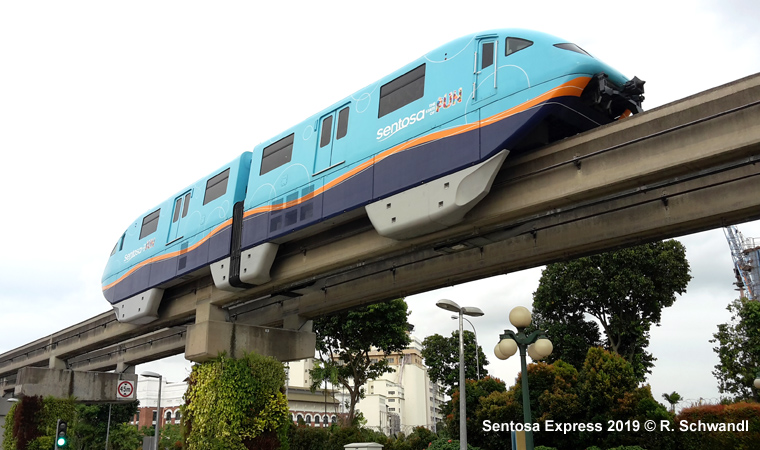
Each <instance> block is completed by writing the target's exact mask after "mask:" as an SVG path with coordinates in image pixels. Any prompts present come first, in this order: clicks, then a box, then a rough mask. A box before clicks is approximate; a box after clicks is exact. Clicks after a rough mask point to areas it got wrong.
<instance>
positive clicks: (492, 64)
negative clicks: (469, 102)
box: [473, 37, 499, 102]
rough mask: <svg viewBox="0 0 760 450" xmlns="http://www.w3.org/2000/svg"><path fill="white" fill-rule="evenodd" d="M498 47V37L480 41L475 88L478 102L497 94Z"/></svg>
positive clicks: (476, 58) (476, 55) (476, 61)
mask: <svg viewBox="0 0 760 450" xmlns="http://www.w3.org/2000/svg"><path fill="white" fill-rule="evenodd" d="M498 47H499V40H498V38H497V37H484V38H479V39H478V51H477V53H475V86H474V87H473V90H474V92H475V93H474V97H475V101H476V102H477V101H480V100H483V99H486V98H488V97H490V96H492V95H494V94H496V72H497V70H498V54H499V49H498Z"/></svg>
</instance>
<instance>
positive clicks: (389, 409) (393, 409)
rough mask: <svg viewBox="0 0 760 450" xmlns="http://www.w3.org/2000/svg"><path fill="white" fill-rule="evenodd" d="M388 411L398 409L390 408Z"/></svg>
mask: <svg viewBox="0 0 760 450" xmlns="http://www.w3.org/2000/svg"><path fill="white" fill-rule="evenodd" d="M388 411H396V408H388Z"/></svg>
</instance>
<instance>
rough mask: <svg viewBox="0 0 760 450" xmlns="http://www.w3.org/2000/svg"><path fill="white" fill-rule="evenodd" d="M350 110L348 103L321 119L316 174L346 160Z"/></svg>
mask: <svg viewBox="0 0 760 450" xmlns="http://www.w3.org/2000/svg"><path fill="white" fill-rule="evenodd" d="M350 110H351V108H350V106H349V105H346V106H344V107H342V108H339V109H336V110H335V111H332V112H330V113H329V114H327V115H325V116H323V117H322V118H321V119H320V120H319V130H317V131H318V133H319V134H318V135H317V152H316V158H315V159H314V174H315V175H316V174H318V173H320V172H323V171H325V170H327V169H330V168H332V167H334V166H337V165H338V164H342V163H343V162H345V161H346V158H347V156H348V155H347V154H348V148H347V147H348V146H347V145H346V140H345V139H343V138H344V137H346V135H347V134H348V118H349V113H350Z"/></svg>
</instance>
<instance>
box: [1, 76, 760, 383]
mask: <svg viewBox="0 0 760 450" xmlns="http://www.w3.org/2000/svg"><path fill="white" fill-rule="evenodd" d="M758 119H760V75H755V76H752V77H748V78H745V79H742V80H738V81H736V82H734V83H731V84H729V85H725V86H721V87H718V88H715V89H713V90H710V91H706V92H703V93H701V94H698V95H695V96H693V97H690V98H687V99H684V100H681V101H678V102H675V103H672V104H669V105H665V106H663V107H661V108H658V109H655V110H652V111H649V112H647V113H643V114H639V115H636V116H634V117H631V118H628V119H626V120H624V121H621V122H618V123H615V124H611V125H608V126H605V127H601V128H598V129H595V130H593V131H590V132H588V133H584V134H582V135H579V136H576V137H573V138H570V139H566V140H564V141H561V142H559V143H556V144H553V145H551V146H548V147H545V148H541V149H538V150H536V151H532V152H529V153H523V154H515V153H512V154H510V156H509V157H508V158H507V160H506V162H505V163H504V167H503V168H502V171H501V172H500V174H499V175H498V177H497V179H496V181H495V182H494V185H493V187H492V188H491V192H490V193H489V194H488V195H487V196H486V197H485V199H484V200H483V201H482V202H481V203H480V204H478V205H477V206H476V207H475V208H474V209H473V210H472V211H471V212H470V213H469V214H468V215H467V217H466V218H465V220H464V221H463V222H461V223H460V224H458V225H455V226H452V227H450V228H447V229H445V230H442V231H438V232H436V233H432V234H429V235H425V236H422V237H418V238H415V239H410V240H403V241H396V240H393V239H390V238H386V237H382V236H380V235H378V234H377V233H376V232H375V231H374V230H373V229H372V227H371V225H370V224H369V221H368V220H367V219H366V218H365V219H360V220H358V221H356V222H354V223H351V224H349V225H348V226H344V227H343V228H340V229H338V230H333V231H329V232H325V233H323V234H322V235H317V236H312V237H308V238H304V239H302V240H300V241H297V242H293V243H289V244H285V245H283V246H282V248H281V249H280V253H279V256H278V258H277V259H276V260H275V263H274V267H273V270H272V281H271V282H269V283H267V284H264V285H262V286H258V287H255V288H252V289H248V290H246V291H242V292H238V293H230V292H225V291H221V290H218V289H216V288H215V287H214V286H213V283H212V281H211V277H210V276H207V277H203V278H201V279H198V280H196V281H194V282H192V283H191V284H190V285H184V286H180V287H178V288H174V289H169V290H167V291H166V293H165V296H164V301H163V304H162V306H161V309H160V310H159V319H158V320H157V321H155V322H152V323H150V324H148V325H143V326H135V325H130V324H125V323H119V322H117V321H116V320H115V318H114V317H113V313H112V312H110V311H109V312H108V313H104V314H102V315H100V316H97V317H94V318H92V319H90V320H88V321H86V322H83V323H82V324H79V325H75V326H73V327H70V328H67V329H65V330H62V331H59V332H57V333H54V334H52V335H51V336H48V337H47V338H44V339H40V340H38V341H35V342H32V343H30V344H27V345H25V346H22V347H20V348H18V349H15V350H12V351H10V352H7V353H5V354H3V355H0V385H2V383H3V381H2V380H3V379H4V378H5V379H6V382H5V383H6V387H8V386H12V384H13V383H14V382H13V380H12V379H10V378H8V377H10V376H12V375H13V374H15V372H16V371H18V369H20V368H21V367H25V366H51V367H53V366H54V365H56V364H58V365H59V366H60V365H61V362H65V365H66V366H67V367H70V368H76V369H77V370H109V369H112V368H114V367H115V366H116V364H117V363H121V364H122V365H123V364H136V363H141V362H145V361H148V360H151V359H158V358H160V357H164V356H167V355H168V354H177V353H181V352H183V351H185V349H186V348H187V349H188V354H187V356H190V354H192V355H195V356H193V359H197V360H203V359H205V358H207V357H210V356H212V355H213V354H214V352H216V351H218V350H219V349H222V348H229V345H230V342H233V343H234V342H236V341H238V340H239V339H241V337H245V336H247V338H250V339H252V340H254V341H256V340H260V339H262V338H261V337H262V336H266V335H267V334H272V335H273V334H274V333H273V332H270V331H266V330H268V329H269V330H272V329H273V328H271V327H282V328H283V330H279V331H278V333H279V332H280V331H281V332H282V335H281V336H280V337H278V338H277V339H278V341H279V342H280V347H281V348H280V349H270V350H267V351H270V352H280V353H278V354H279V356H280V357H281V358H283V359H289V358H290V357H296V356H298V355H297V354H301V353H304V352H306V353H308V351H307V349H306V348H307V347H308V346H309V345H311V342H313V341H312V339H313V334H312V333H310V322H309V321H310V320H311V319H313V318H316V317H319V316H321V315H324V314H327V313H330V312H333V311H338V310H341V309H346V308H349V307H352V306H356V305H359V304H364V303H369V302H374V301H379V300H385V299H390V298H395V297H400V296H407V295H411V294H415V293H419V292H423V291H427V290H430V289H435V288H439V287H443V286H448V285H452V284H456V283H461V282H465V281H471V280H475V279H479V278H484V277H488V276H492V275H496V274H502V273H508V272H513V271H516V270H521V269H525V268H528V267H535V266H538V265H542V264H546V263H549V262H552V261H558V260H564V259H569V258H574V257H577V256H581V255H586V254H591V253H595V252H599V251H604V250H608V249H611V248H615V247H621V246H626V245H632V244H636V243H641V242H646V241H652V240H657V239H664V238H669V237H674V236H679V235H683V234H687V233H693V232H697V231H702V230H706V229H710V228H716V227H722V226H725V225H728V224H733V223H737V222H742V221H747V220H752V219H756V218H759V217H760V178H759V177H760V165H758V164H757V162H758V158H759V155H760V151H759V150H760V120H758ZM196 311H198V312H196ZM230 322H232V323H233V324H234V325H231V324H229V323H230ZM188 325H190V326H189V330H186V329H185V328H186V327H187V326H188ZM170 327H174V328H170ZM259 327H263V328H261V329H259ZM203 330H217V331H216V332H215V333H216V334H219V330H223V331H222V332H221V333H222V337H219V336H217V337H216V338H213V337H212V338H210V337H209V336H210V334H209V333H207V332H206V331H203ZM148 333H153V334H148ZM236 333H245V334H236ZM282 336H285V337H282ZM214 339H215V340H214ZM241 342H242V341H241ZM190 349H192V351H190ZM233 350H234V349H233ZM309 351H312V352H313V347H311V349H310V350H309ZM289 352H290V353H289ZM1 387H2V386H0V388H1Z"/></svg>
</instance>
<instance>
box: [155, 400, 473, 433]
mask: <svg viewBox="0 0 760 450" xmlns="http://www.w3.org/2000/svg"><path fill="white" fill-rule="evenodd" d="M465 391H466V389H465ZM302 421H303V416H302V415H300V414H299V415H298V417H296V422H298V423H300V422H302ZM159 437H161V436H159Z"/></svg>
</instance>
